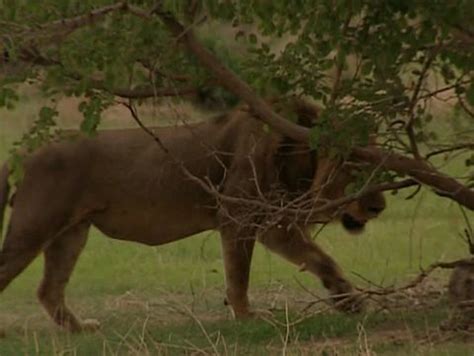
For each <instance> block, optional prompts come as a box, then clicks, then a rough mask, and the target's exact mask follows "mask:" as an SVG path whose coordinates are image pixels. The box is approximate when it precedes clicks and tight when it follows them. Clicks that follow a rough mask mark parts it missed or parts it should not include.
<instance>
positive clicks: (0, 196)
mask: <svg viewBox="0 0 474 356" xmlns="http://www.w3.org/2000/svg"><path fill="white" fill-rule="evenodd" d="M8 175H9V172H8V165H7V164H6V163H5V164H4V165H3V166H2V167H1V168H0V241H1V240H2V236H3V218H4V214H5V208H6V206H7V202H8V194H9V192H10V185H9V184H8Z"/></svg>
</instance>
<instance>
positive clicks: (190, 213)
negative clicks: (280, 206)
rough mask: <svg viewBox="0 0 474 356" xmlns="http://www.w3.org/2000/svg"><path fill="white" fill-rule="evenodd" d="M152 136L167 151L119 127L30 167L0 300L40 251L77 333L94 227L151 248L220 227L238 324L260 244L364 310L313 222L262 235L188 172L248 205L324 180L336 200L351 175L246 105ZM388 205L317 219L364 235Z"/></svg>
mask: <svg viewBox="0 0 474 356" xmlns="http://www.w3.org/2000/svg"><path fill="white" fill-rule="evenodd" d="M295 111H296V113H297V114H298V116H299V121H300V123H302V124H306V125H309V124H311V122H309V123H308V118H311V115H314V116H316V115H317V111H316V109H311V106H309V105H303V106H302V105H299V106H296V109H295ZM153 132H154V134H155V135H156V136H157V137H159V139H160V140H161V141H162V143H163V145H164V146H165V147H166V149H167V150H168V152H165V151H164V150H163V149H162V148H160V146H159V145H158V144H157V143H156V142H155V140H154V139H153V138H152V137H150V136H149V135H147V133H145V132H144V131H142V130H140V129H131V130H130V129H129V130H111V131H102V132H99V133H98V134H97V135H96V136H94V137H92V138H88V137H85V136H83V135H81V134H79V133H70V137H69V139H68V140H63V141H61V142H56V143H52V144H49V145H47V146H45V147H43V148H41V149H39V150H38V151H37V152H35V153H34V154H32V155H30V156H29V157H28V158H27V159H26V160H25V166H24V171H25V175H24V178H23V180H22V181H21V183H20V184H19V185H18V186H17V187H16V189H15V196H14V200H13V204H12V205H13V209H12V214H11V217H10V222H9V226H8V229H7V233H6V236H5V240H4V243H3V248H2V250H1V252H0V292H1V291H3V290H4V289H5V288H6V287H7V285H8V284H9V283H10V282H11V281H12V280H13V279H14V278H15V277H16V276H17V275H18V274H20V273H21V272H22V271H23V270H24V269H25V268H26V267H27V266H28V264H29V263H30V262H31V261H32V260H33V259H34V258H35V257H36V256H37V255H38V254H40V253H43V254H44V258H45V271H44V277H43V280H42V282H41V284H40V287H39V290H38V297H39V299H40V301H41V303H42V304H43V305H44V307H45V308H46V310H47V311H48V313H49V314H50V316H51V317H52V318H53V319H54V320H55V322H56V323H57V324H59V325H61V326H63V327H65V328H67V329H68V330H71V331H80V330H83V329H85V328H88V327H90V326H91V324H88V323H84V322H81V321H80V320H79V319H78V318H76V317H75V316H74V314H73V313H72V312H71V310H69V309H68V307H67V306H66V303H65V298H64V289H65V287H66V284H67V282H68V280H69V277H70V275H71V273H72V271H73V269H74V265H75V263H76V261H77V258H78V257H79V255H80V253H81V251H82V249H83V247H84V246H85V243H86V240H87V234H88V230H89V228H90V226H91V225H94V226H95V227H97V228H98V229H99V230H101V231H102V232H103V233H104V234H105V235H107V236H109V237H111V238H115V239H121V240H129V241H135V242H140V243H143V244H146V245H152V246H155V245H161V244H165V243H168V242H172V241H176V240H179V239H182V238H185V237H188V236H192V235H194V234H197V233H199V232H201V231H204V230H210V229H216V230H219V231H220V233H221V240H222V253H223V258H224V265H225V276H226V285H227V290H226V295H227V298H226V299H227V302H228V303H229V304H230V305H231V307H232V308H233V311H234V313H235V316H236V317H246V316H249V315H251V311H250V308H249V302H248V297H247V289H248V280H249V272H250V261H251V257H252V251H253V247H254V243H255V241H257V240H258V241H259V242H261V243H262V244H264V245H265V246H266V247H267V248H268V249H270V250H271V251H273V252H275V253H278V254H280V255H281V256H283V257H284V258H286V259H288V260H289V261H290V262H293V263H294V264H296V265H297V266H304V269H305V270H307V271H309V272H311V273H313V274H314V275H316V276H318V277H319V278H320V279H321V280H322V283H323V284H324V286H325V287H326V288H328V290H329V291H330V292H331V293H332V294H333V295H334V299H335V300H336V301H338V302H340V303H338V306H339V307H340V308H343V309H345V310H349V311H355V310H357V309H358V308H359V307H360V304H359V301H358V300H357V298H356V297H355V296H354V295H351V292H352V291H353V288H352V286H351V284H350V283H349V282H348V281H347V280H346V279H345V277H344V276H343V274H342V272H341V271H340V269H339V267H338V266H337V265H336V264H335V262H334V261H333V260H332V259H331V257H329V256H328V255H327V254H326V253H324V252H323V251H322V250H321V249H320V248H319V247H318V246H317V245H316V244H315V243H314V242H312V241H311V239H310V236H309V226H308V225H307V224H305V223H303V222H301V223H295V222H294V220H293V219H288V221H285V220H283V221H279V222H278V224H275V225H274V226H267V227H266V228H265V229H264V230H261V231H258V229H257V228H255V227H254V226H253V225H252V224H248V223H245V224H241V223H239V222H238V219H234V218H233V217H236V216H237V215H238V214H240V213H241V211H242V206H239V204H238V203H232V202H226V201H220V202H219V203H218V202H217V200H216V196H215V195H213V194H210V192H209V191H206V190H205V189H203V188H202V187H201V186H200V185H199V184H197V183H196V181H195V180H193V179H191V178H190V176H189V174H191V175H192V176H194V177H196V178H198V179H201V180H202V181H204V182H208V183H211V184H212V185H213V187H215V188H216V189H217V190H218V192H219V193H220V194H223V195H226V196H232V197H243V198H247V199H252V198H258V197H259V196H260V194H262V193H263V194H264V195H268V194H271V192H272V189H275V187H278V189H286V190H287V191H288V192H289V193H291V194H290V195H291V196H300V195H301V194H304V193H306V192H307V191H308V190H310V189H316V190H317V189H319V188H321V185H323V184H324V189H323V190H322V191H320V192H319V194H320V197H321V198H324V199H329V200H333V199H337V198H340V197H342V196H343V195H344V188H345V187H346V186H347V184H348V183H349V182H350V181H351V179H352V178H351V176H350V175H348V174H347V173H344V172H337V173H336V174H334V167H335V165H334V162H332V161H331V160H329V159H327V158H325V157H317V153H316V152H314V151H312V150H310V149H309V147H307V146H306V145H303V144H300V143H295V142H293V141H291V140H289V139H287V138H285V137H283V136H282V135H280V134H278V133H276V132H274V131H271V130H270V131H269V130H268V129H266V128H265V127H264V125H263V124H262V123H260V122H259V121H257V120H255V119H254V118H253V117H252V116H251V114H250V112H249V110H245V109H243V108H239V109H236V110H234V111H232V112H230V113H229V114H227V115H225V116H222V117H220V118H217V119H212V120H210V121H208V122H203V123H198V124H192V125H185V126H181V127H166V128H154V129H153ZM183 168H185V169H183ZM185 171H186V172H187V173H185ZM330 172H331V175H332V176H333V177H332V179H331V180H330V181H327V179H328V176H329V175H330V174H329V173H330ZM7 176H8V174H7V168H6V166H4V167H3V169H2V171H1V173H0V213H3V210H4V208H5V205H6V204H7V200H8V183H7ZM384 207H385V201H384V199H383V197H382V195H381V194H372V195H370V196H366V197H364V198H363V199H361V200H359V201H356V202H354V203H351V204H349V205H348V206H346V207H344V208H343V209H342V210H341V211H339V212H336V211H331V212H327V213H326V214H324V215H321V221H327V220H329V219H331V218H333V217H341V216H345V217H347V219H348V221H349V223H347V224H346V225H347V226H346V227H348V228H349V229H351V228H352V227H354V225H355V226H356V227H357V228H358V227H362V226H363V225H364V223H365V222H366V221H367V220H368V219H370V218H373V217H375V216H376V215H377V214H378V212H380V211H381V210H383V208H384ZM264 220H265V219H264V218H262V219H260V221H264ZM256 223H257V222H256ZM254 225H257V224H254ZM117 262H118V263H119V262H120V261H117ZM97 273H100V271H97ZM341 294H342V295H341Z"/></svg>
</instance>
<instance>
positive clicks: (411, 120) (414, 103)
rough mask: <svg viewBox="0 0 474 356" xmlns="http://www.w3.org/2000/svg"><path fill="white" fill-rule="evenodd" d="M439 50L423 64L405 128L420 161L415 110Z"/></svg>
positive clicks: (432, 53)
mask: <svg viewBox="0 0 474 356" xmlns="http://www.w3.org/2000/svg"><path fill="white" fill-rule="evenodd" d="M438 50H439V46H438V47H435V48H434V49H433V50H432V51H431V53H430V54H429V56H428V59H427V60H426V61H425V63H424V64H423V68H422V69H421V73H420V76H419V77H418V81H417V83H416V86H415V90H414V91H413V95H412V98H411V101H410V107H409V113H410V117H409V119H408V122H407V124H406V126H405V130H406V132H407V135H408V140H409V142H410V147H411V151H412V153H413V156H415V158H416V159H418V160H420V159H421V155H420V151H419V150H418V145H417V144H416V138H415V130H414V128H413V124H414V122H415V117H416V113H415V109H416V106H417V103H418V100H419V98H418V97H419V94H420V90H421V87H422V85H423V83H424V82H425V79H426V76H427V74H428V70H429V69H430V67H431V64H432V63H433V61H434V59H435V58H436V55H437V54H438Z"/></svg>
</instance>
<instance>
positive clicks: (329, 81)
mask: <svg viewBox="0 0 474 356" xmlns="http://www.w3.org/2000/svg"><path fill="white" fill-rule="evenodd" d="M155 3H156V1H152V0H134V1H128V4H129V5H130V6H134V7H136V8H137V9H140V10H141V11H143V12H144V13H146V14H150V9H151V8H152V7H153V6H154V4H155ZM162 3H163V4H164V7H165V8H166V9H167V10H169V11H171V12H172V13H173V14H174V16H176V18H177V19H178V20H180V21H181V22H182V23H184V24H185V25H186V26H190V28H193V29H194V30H196V32H197V33H198V34H200V39H201V41H202V42H203V43H204V44H205V45H206V47H207V48H208V49H210V50H211V51H212V52H214V53H215V54H216V55H217V56H218V57H219V58H220V60H221V61H222V62H223V63H224V64H226V65H227V66H228V67H230V68H231V69H233V71H234V72H236V73H238V74H239V76H240V77H241V78H243V79H245V80H246V81H247V82H248V83H249V84H250V85H251V86H252V87H253V88H254V89H255V90H256V91H257V92H259V93H260V94H262V95H275V94H278V95H304V96H306V97H311V98H313V99H315V100H317V101H319V102H320V103H321V104H322V107H323V112H322V115H321V119H320V121H319V124H318V125H317V126H316V127H314V129H313V133H312V139H313V142H312V143H313V145H319V144H320V143H321V140H324V137H329V138H330V140H331V144H332V146H335V147H336V149H337V150H338V152H347V148H348V147H349V146H350V145H353V144H364V143H366V142H367V140H368V135H369V132H370V131H371V130H373V128H374V127H377V128H378V129H379V134H380V137H382V140H381V141H380V142H381V144H383V145H384V146H385V147H386V148H388V149H392V150H398V151H402V152H404V153H408V154H414V155H415V156H425V155H427V154H429V152H435V153H436V151H440V152H441V151H442V152H443V153H444V154H445V155H450V154H451V153H452V152H457V151H459V150H471V151H472V141H473V137H472V124H473V123H474V117H473V116H474V114H473V113H474V109H473V105H474V77H473V72H474V50H473V49H474V48H473V47H474V28H473V27H472V24H473V23H474V2H472V1H470V0H454V1H444V0H434V1H429V2H427V1H422V0H415V1H406V0H400V1H399V0H397V1H378V0H337V1H333V0H321V1H313V0H298V1H288V0H272V1H269V0H264V1H253V0H239V1H236V0H229V1H220V0H203V1H185V0H179V1H162ZM117 4H118V3H116V2H113V1H111V0H94V1H92V0H87V1H82V0H81V1H79V0H47V1H42V2H38V1H34V0H15V1H13V0H1V1H0V7H1V8H2V10H3V11H1V12H0V23H1V24H2V26H1V28H0V39H1V41H0V48H2V49H3V52H4V60H3V64H2V67H3V73H2V75H1V76H0V106H6V107H7V108H11V107H12V106H13V105H14V103H15V102H17V101H18V97H17V96H16V94H15V88H16V87H15V84H16V83H22V82H26V81H28V82H35V83H39V84H40V85H41V87H42V91H43V92H44V94H45V95H47V96H50V97H54V98H58V97H60V96H63V95H65V96H77V97H81V98H84V101H83V102H82V103H81V106H80V110H81V112H82V113H83V114H84V122H83V123H82V125H81V128H82V129H83V130H85V131H87V132H89V133H91V132H93V131H94V130H95V129H96V127H97V126H98V124H99V122H100V115H101V112H102V110H104V109H105V108H107V107H108V106H110V105H112V104H113V103H114V100H119V99H118V98H120V97H132V98H134V95H133V94H134V90H135V89H143V88H149V89H150V94H149V97H151V98H153V97H154V96H157V95H156V94H155V95H154V93H156V89H159V88H174V89H176V92H177V93H178V92H179V89H180V88H182V87H183V85H185V84H186V85H192V86H194V87H196V88H197V89H198V92H199V93H200V95H201V96H202V97H204V99H203V100H207V99H208V98H209V97H213V96H217V99H213V98H211V99H210V100H214V101H215V100H218V101H224V102H234V103H235V97H233V96H232V95H229V94H228V93H225V91H223V90H222V89H216V87H217V85H216V84H217V83H218V79H219V78H210V77H209V74H208V73H207V72H206V71H205V70H204V69H203V68H202V67H201V66H200V65H199V63H198V61H197V60H196V59H195V58H194V57H193V56H192V55H190V54H189V53H187V52H186V51H183V48H182V46H181V45H180V44H179V43H178V41H177V40H176V39H175V38H173V36H171V35H170V33H169V32H168V30H167V29H166V27H165V26H164V24H163V23H162V22H161V21H160V20H159V18H158V17H157V16H153V15H149V16H148V17H146V18H145V17H143V16H137V15H136V13H133V11H127V9H126V8H124V7H119V6H116V9H115V10H113V11H108V12H107V13H105V14H104V15H100V16H99V15H97V16H96V15H95V14H96V13H95V12H96V11H98V9H103V8H104V6H109V5H110V6H115V5H117ZM89 13H90V14H91V16H90V19H89V20H88V21H83V22H82V23H81V24H77V23H74V22H73V21H69V20H67V19H74V18H76V19H77V18H78V17H80V16H82V15H87V14H89ZM92 14H94V16H92ZM61 19H66V21H64V22H55V21H58V20H61ZM209 25H211V26H212V25H214V26H217V27H216V28H219V27H218V26H221V27H222V28H227V29H233V36H234V38H230V37H227V38H220V35H219V32H218V31H214V32H213V33H210V31H206V26H209ZM19 63H21V65H20V64H19ZM448 96H449V102H450V103H451V104H452V105H453V106H454V112H453V113H448V114H443V115H439V114H438V113H435V112H433V110H432V106H433V105H434V104H433V103H436V100H437V99H439V98H441V99H443V100H446V99H447V98H448ZM140 99H143V97H140ZM335 117H336V118H337V121H338V122H337V124H335V123H334V122H333V120H334V118H335ZM434 119H436V120H445V121H447V122H448V123H449V125H450V126H452V128H449V130H446V131H443V132H439V131H436V130H433V129H432V127H434V126H433V125H432V124H431V123H432V121H433V120H434ZM449 125H448V126H449ZM438 126H439V125H438ZM460 128H461V129H460ZM453 130H454V131H453ZM452 132H455V133H456V134H455V135H448V134H447V133H452ZM453 146H456V147H457V148H456V147H453ZM451 148H452V150H451ZM434 155H436V154H434ZM465 162H466V165H467V166H469V165H472V159H466V160H465ZM467 176H470V177H471V178H470V179H472V176H473V175H472V174H471V175H469V174H468V175H467Z"/></svg>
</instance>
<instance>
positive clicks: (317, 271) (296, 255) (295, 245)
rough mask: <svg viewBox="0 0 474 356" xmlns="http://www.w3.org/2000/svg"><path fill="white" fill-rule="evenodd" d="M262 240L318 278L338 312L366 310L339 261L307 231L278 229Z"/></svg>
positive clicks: (270, 248)
mask: <svg viewBox="0 0 474 356" xmlns="http://www.w3.org/2000/svg"><path fill="white" fill-rule="evenodd" d="M259 241H260V242H261V243H262V244H263V245H265V246H266V247H267V248H268V249H269V250H271V251H273V252H275V253H277V254H279V255H281V256H282V257H284V258H286V259H287V260H289V261H290V262H293V263H294V264H296V265H297V266H299V267H300V268H301V270H304V271H309V272H311V273H313V274H314V275H316V276H318V277H319V278H320V279H321V281H322V283H323V285H324V287H326V288H327V289H328V290H329V291H330V293H331V295H332V299H333V301H334V304H335V306H336V308H337V309H339V310H342V311H344V312H359V311H360V310H361V309H362V300H361V299H360V298H359V297H358V296H357V294H356V293H354V288H353V287H352V285H351V283H350V282H349V281H348V280H347V279H346V278H345V277H344V276H343V274H342V271H341V269H340V268H339V267H338V265H337V264H336V262H334V260H333V259H332V258H331V257H330V256H329V255H328V254H326V253H325V252H324V251H323V250H322V249H321V248H319V246H317V245H316V244H315V243H313V242H312V241H311V239H310V238H309V236H308V234H307V232H306V231H304V230H300V229H298V228H290V229H287V228H286V227H284V226H282V227H281V228H278V227H275V228H272V229H270V230H269V231H267V232H265V233H264V234H262V235H261V236H259Z"/></svg>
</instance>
